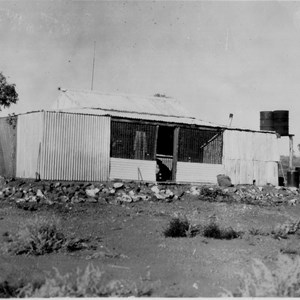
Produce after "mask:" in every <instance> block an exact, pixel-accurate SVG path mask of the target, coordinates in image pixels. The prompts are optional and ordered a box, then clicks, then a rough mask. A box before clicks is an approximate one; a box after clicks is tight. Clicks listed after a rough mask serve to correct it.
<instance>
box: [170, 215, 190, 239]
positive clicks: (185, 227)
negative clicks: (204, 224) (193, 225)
mask: <svg viewBox="0 0 300 300" xmlns="http://www.w3.org/2000/svg"><path fill="white" fill-rule="evenodd" d="M189 230H190V223H189V221H188V220H187V219H186V218H179V217H176V218H173V219H172V220H171V221H170V223H169V226H168V227H167V228H166V229H165V231H164V235H165V237H173V238H176V237H187V236H188V232H189Z"/></svg>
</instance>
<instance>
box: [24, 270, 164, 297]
mask: <svg viewBox="0 0 300 300" xmlns="http://www.w3.org/2000/svg"><path fill="white" fill-rule="evenodd" d="M54 270H55V273H54V275H53V276H52V277H47V278H46V279H45V281H44V283H43V284H42V285H40V286H36V285H33V284H31V283H29V284H27V285H26V286H24V287H22V288H20V289H19V290H18V297H26V298H27V297H38V298H49V297H129V296H135V297H142V296H150V295H151V294H152V292H153V289H154V288H155V287H157V286H158V285H160V282H143V281H142V280H141V282H139V283H136V282H130V281H126V280H112V281H109V282H105V278H104V276H103V275H104V273H103V272H101V271H100V269H99V268H98V267H94V266H93V265H92V264H89V265H88V266H87V267H86V268H85V270H83V271H82V270H80V269H77V271H76V273H75V276H74V275H72V274H70V273H67V274H65V275H62V274H60V272H59V271H58V270H57V269H54Z"/></svg>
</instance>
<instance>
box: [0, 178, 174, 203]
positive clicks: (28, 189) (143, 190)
mask: <svg viewBox="0 0 300 300" xmlns="http://www.w3.org/2000/svg"><path fill="white" fill-rule="evenodd" d="M179 198H180V195H176V194H175V193H174V192H173V191H172V190H171V189H169V188H168V189H164V188H161V189H160V188H159V187H158V186H157V185H156V184H142V185H141V184H137V183H134V182H129V183H124V182H114V183H113V182H107V183H98V184H91V183H74V182H71V183H67V182H25V181H19V182H15V183H14V184H10V185H4V186H3V187H2V190H0V200H1V199H2V200H8V201H15V202H16V203H17V204H19V205H23V204H25V203H30V204H35V203H36V204H47V205H52V204H54V203H70V204H76V203H85V202H91V203H103V204H106V203H110V204H123V203H131V202H138V201H149V200H151V201H167V202H171V201H173V200H177V199H179Z"/></svg>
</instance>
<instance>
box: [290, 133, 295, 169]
mask: <svg viewBox="0 0 300 300" xmlns="http://www.w3.org/2000/svg"><path fill="white" fill-rule="evenodd" d="M293 136H294V135H293V134H290V135H289V139H290V143H289V150H290V151H289V153H290V155H289V170H290V171H292V170H293V152H294V150H293Z"/></svg>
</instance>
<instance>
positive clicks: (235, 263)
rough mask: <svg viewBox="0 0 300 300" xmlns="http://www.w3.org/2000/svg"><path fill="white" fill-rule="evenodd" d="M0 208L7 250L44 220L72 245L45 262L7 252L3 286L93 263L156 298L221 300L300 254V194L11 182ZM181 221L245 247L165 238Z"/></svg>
mask: <svg viewBox="0 0 300 300" xmlns="http://www.w3.org/2000/svg"><path fill="white" fill-rule="evenodd" d="M0 199H1V200H0V236H1V237H0V238H1V245H2V246H4V245H5V244H6V243H7V240H8V237H9V236H10V235H13V234H14V233H15V232H17V230H19V228H20V226H21V227H22V224H25V223H26V222H27V221H28V220H31V219H33V218H34V217H36V216H44V217H46V218H48V217H49V218H50V217H55V218H57V219H59V220H60V224H61V227H62V230H63V232H64V234H65V236H66V237H68V243H69V244H68V245H69V248H68V249H69V250H68V251H67V250H65V251H56V252H53V253H49V254H44V255H28V254H27V255H26V254H22V255H17V254H12V253H7V252H5V251H4V250H3V251H2V253H1V256H0V268H1V275H0V283H1V282H2V283H3V282H5V281H6V282H15V283H16V282H17V281H20V280H24V277H25V278H27V280H29V279H30V280H32V281H34V280H35V278H37V277H38V278H40V277H43V276H44V274H46V273H45V272H49V271H51V270H52V268H53V267H56V268H57V269H58V270H59V271H60V272H61V273H63V274H64V273H66V272H75V270H76V267H79V268H81V269H82V268H85V267H86V266H87V265H88V264H89V263H92V264H93V265H96V266H98V267H99V268H100V269H101V270H102V271H103V272H104V273H105V274H106V275H105V276H107V278H108V279H112V278H120V279H122V278H127V279H130V280H132V281H134V282H137V281H141V280H142V281H143V282H144V283H145V282H146V283H151V284H152V283H153V291H152V293H151V295H152V296H186V297H189V296H202V297H206V296H215V297H216V296H219V295H220V293H221V292H222V291H223V290H222V288H226V289H230V290H235V289H236V288H237V287H238V285H239V281H238V275H237V273H238V272H239V271H241V270H245V272H246V271H249V270H250V269H251V268H250V267H251V261H252V259H253V258H258V259H261V260H262V261H264V262H265V263H266V264H268V265H269V266H270V267H275V265H276V263H275V262H276V259H277V257H278V254H280V253H287V254H289V255H298V254H299V253H298V251H300V250H298V249H299V236H298V225H299V221H298V216H299V211H300V209H299V207H300V206H299V201H300V195H299V191H298V189H296V188H285V187H273V186H264V187H259V186H255V185H237V186H232V187H220V186H201V185H199V186H191V185H172V184H160V185H156V184H148V183H143V182H139V183H136V182H105V183H78V182H48V181H25V180H5V179H2V182H1V189H0ZM178 216H181V217H182V216H184V217H185V218H186V219H187V220H188V221H189V222H190V224H191V225H193V226H195V227H196V226H198V225H199V224H203V223H207V222H209V220H211V219H214V220H215V222H216V223H217V224H219V225H220V226H221V227H224V228H229V227H230V228H232V229H233V230H234V231H236V232H238V233H239V237H238V238H235V239H231V240H220V239H216V238H215V239H214V238H210V237H205V236H203V235H201V234H199V235H195V236H194V237H182V238H171V237H165V236H164V231H165V229H166V228H167V226H168V225H169V224H170V221H171V220H172V219H173V218H174V217H178ZM72 247H73V248H72ZM2 248H5V247H2ZM70 249H71V251H70ZM26 274H30V276H28V275H26ZM22 278H23V279H22ZM0 290H1V287H0ZM0 292H1V291H0Z"/></svg>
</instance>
